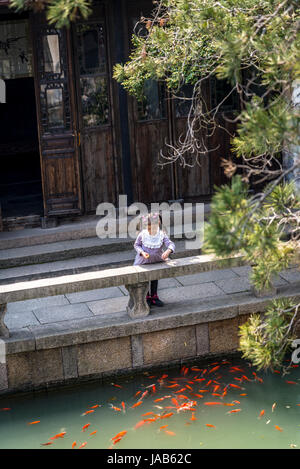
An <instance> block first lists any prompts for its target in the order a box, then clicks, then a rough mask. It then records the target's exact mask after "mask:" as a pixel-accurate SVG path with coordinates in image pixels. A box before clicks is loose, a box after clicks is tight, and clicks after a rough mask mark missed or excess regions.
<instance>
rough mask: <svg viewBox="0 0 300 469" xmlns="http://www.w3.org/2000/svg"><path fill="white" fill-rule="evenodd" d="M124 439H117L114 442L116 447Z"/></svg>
mask: <svg viewBox="0 0 300 469" xmlns="http://www.w3.org/2000/svg"><path fill="white" fill-rule="evenodd" d="M121 440H122V438H117V439H116V440H115V441H114V445H116V444H117V443H119V441H121Z"/></svg>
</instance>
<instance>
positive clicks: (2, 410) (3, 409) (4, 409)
mask: <svg viewBox="0 0 300 469" xmlns="http://www.w3.org/2000/svg"><path fill="white" fill-rule="evenodd" d="M8 410H11V408H10V407H3V408H2V409H0V411H1V412H7V411H8Z"/></svg>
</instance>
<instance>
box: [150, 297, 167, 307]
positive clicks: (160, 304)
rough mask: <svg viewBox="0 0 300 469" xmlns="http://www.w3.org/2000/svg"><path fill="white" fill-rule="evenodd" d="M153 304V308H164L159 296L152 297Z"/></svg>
mask: <svg viewBox="0 0 300 469" xmlns="http://www.w3.org/2000/svg"><path fill="white" fill-rule="evenodd" d="M152 304H153V306H164V304H165V303H164V302H163V301H161V300H160V299H159V298H158V296H157V295H153V296H152Z"/></svg>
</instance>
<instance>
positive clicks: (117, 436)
mask: <svg viewBox="0 0 300 469" xmlns="http://www.w3.org/2000/svg"><path fill="white" fill-rule="evenodd" d="M126 433H127V430H123V431H122V432H120V433H118V434H117V435H116V436H114V437H112V440H115V439H116V438H120V437H121V438H122V437H123V436H124V435H126Z"/></svg>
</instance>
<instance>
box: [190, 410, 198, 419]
mask: <svg viewBox="0 0 300 469" xmlns="http://www.w3.org/2000/svg"><path fill="white" fill-rule="evenodd" d="M190 420H193V421H194V420H198V419H197V418H196V417H195V414H194V412H192V416H191V418H190Z"/></svg>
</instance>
